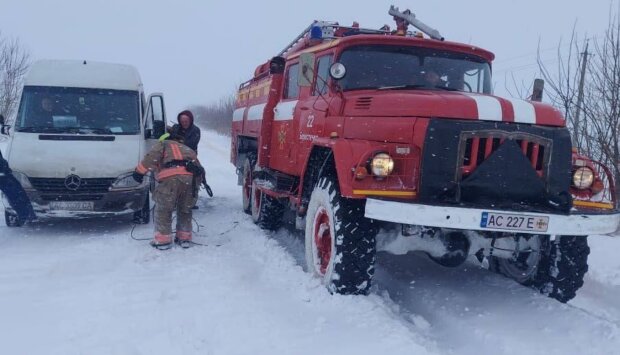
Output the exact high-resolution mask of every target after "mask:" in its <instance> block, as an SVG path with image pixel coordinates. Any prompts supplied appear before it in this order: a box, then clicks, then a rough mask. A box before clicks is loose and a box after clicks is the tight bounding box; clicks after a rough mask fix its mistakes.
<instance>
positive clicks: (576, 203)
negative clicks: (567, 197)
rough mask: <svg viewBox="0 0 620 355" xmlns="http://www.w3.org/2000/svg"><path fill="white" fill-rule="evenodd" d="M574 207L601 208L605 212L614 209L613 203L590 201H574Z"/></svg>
mask: <svg viewBox="0 0 620 355" xmlns="http://www.w3.org/2000/svg"><path fill="white" fill-rule="evenodd" d="M573 206H577V207H586V208H601V209H605V210H612V209H613V208H614V205H613V204H611V203H604V202H590V201H581V200H574V201H573Z"/></svg>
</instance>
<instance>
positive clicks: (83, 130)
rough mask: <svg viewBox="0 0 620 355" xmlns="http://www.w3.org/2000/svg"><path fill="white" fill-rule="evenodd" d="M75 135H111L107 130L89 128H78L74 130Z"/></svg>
mask: <svg viewBox="0 0 620 355" xmlns="http://www.w3.org/2000/svg"><path fill="white" fill-rule="evenodd" d="M76 133H83V134H112V131H110V130H109V129H108V128H91V127H80V128H76Z"/></svg>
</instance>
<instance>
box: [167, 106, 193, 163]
mask: <svg viewBox="0 0 620 355" xmlns="http://www.w3.org/2000/svg"><path fill="white" fill-rule="evenodd" d="M177 122H178V123H177V124H175V125H174V126H172V128H170V130H169V133H170V134H171V135H178V136H181V137H183V141H182V143H183V144H185V145H186V146H188V147H190V148H192V149H193V150H194V152H196V154H198V143H199V142H200V128H198V126H196V125H195V124H194V114H192V112H191V111H190V110H185V111H182V112H181V113H179V114H178V115H177Z"/></svg>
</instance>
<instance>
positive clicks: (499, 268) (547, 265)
mask: <svg viewBox="0 0 620 355" xmlns="http://www.w3.org/2000/svg"><path fill="white" fill-rule="evenodd" d="M532 238H536V239H535V240H532V242H531V243H530V245H531V248H530V249H531V250H530V251H524V252H520V253H518V254H517V255H516V257H515V258H513V259H502V258H497V257H490V258H489V269H490V270H492V271H495V272H498V273H500V274H502V275H505V276H507V277H509V278H511V279H514V280H515V281H517V282H519V283H521V284H523V285H525V286H530V287H532V288H534V289H536V290H538V291H539V292H540V293H542V294H544V295H546V296H548V297H551V298H555V299H556V300H558V301H560V302H562V303H566V302H568V301H570V300H571V299H573V298H574V297H575V296H576V293H577V290H578V289H579V288H581V286H583V277H584V275H585V274H586V272H587V271H588V254H590V248H589V247H588V240H587V237H582V236H571V235H565V236H557V237H556V238H555V240H550V238H549V236H532Z"/></svg>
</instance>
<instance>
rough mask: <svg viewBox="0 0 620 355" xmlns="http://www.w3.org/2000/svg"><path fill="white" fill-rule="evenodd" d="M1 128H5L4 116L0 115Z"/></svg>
mask: <svg viewBox="0 0 620 355" xmlns="http://www.w3.org/2000/svg"><path fill="white" fill-rule="evenodd" d="M0 126H2V127H4V116H2V115H0Z"/></svg>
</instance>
